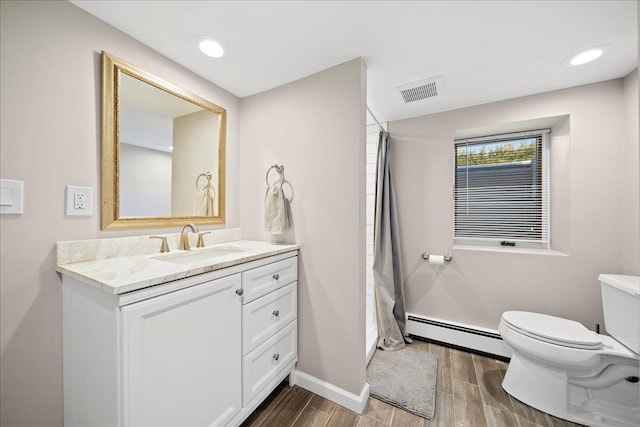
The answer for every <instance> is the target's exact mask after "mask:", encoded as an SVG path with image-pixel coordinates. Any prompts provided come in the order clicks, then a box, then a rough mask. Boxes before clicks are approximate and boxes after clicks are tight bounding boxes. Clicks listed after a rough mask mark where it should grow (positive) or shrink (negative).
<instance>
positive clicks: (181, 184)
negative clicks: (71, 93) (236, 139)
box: [101, 52, 226, 229]
mask: <svg viewBox="0 0 640 427" xmlns="http://www.w3.org/2000/svg"><path fill="white" fill-rule="evenodd" d="M102 74H103V76H102V84H103V86H102V89H103V108H102V112H103V116H102V119H103V120H102V126H103V128H102V165H101V166H102V171H101V177H102V191H101V193H102V209H101V214H102V220H101V227H102V229H119V228H134V227H162V226H171V225H182V224H185V223H186V222H193V223H200V224H223V223H224V200H225V192H224V183H225V175H224V164H225V133H226V132H225V131H226V110H225V109H224V108H221V107H219V106H217V105H215V104H213V103H211V102H209V101H207V100H205V99H203V98H200V97H199V96H197V95H194V94H191V93H189V92H187V91H184V90H182V89H180V88H177V87H176V86H174V85H172V84H170V83H168V82H165V81H163V80H161V79H159V78H157V77H155V76H152V75H151V74H149V73H147V72H145V71H142V70H141V69H139V68H137V67H135V66H133V65H131V64H129V63H127V62H125V61H122V60H121V59H118V58H116V57H114V56H113V55H110V54H108V53H106V52H103V53H102Z"/></svg>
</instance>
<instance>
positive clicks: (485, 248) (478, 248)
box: [453, 245, 569, 256]
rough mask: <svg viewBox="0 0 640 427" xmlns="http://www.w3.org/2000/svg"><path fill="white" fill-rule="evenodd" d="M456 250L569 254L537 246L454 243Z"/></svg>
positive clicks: (547, 254) (548, 254) (553, 254)
mask: <svg viewBox="0 0 640 427" xmlns="http://www.w3.org/2000/svg"><path fill="white" fill-rule="evenodd" d="M453 249H454V250H460V251H476V252H499V253H509V254H523V255H545V256H569V254H565V253H563V252H559V251H556V250H553V249H536V248H514V247H508V248H506V247H505V248H502V247H500V248H498V247H494V246H480V245H453Z"/></svg>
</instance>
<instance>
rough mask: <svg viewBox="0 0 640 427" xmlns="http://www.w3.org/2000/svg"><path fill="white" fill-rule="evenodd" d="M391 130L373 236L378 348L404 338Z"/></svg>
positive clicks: (383, 140)
mask: <svg viewBox="0 0 640 427" xmlns="http://www.w3.org/2000/svg"><path fill="white" fill-rule="evenodd" d="M390 144H391V139H390V137H389V133H388V132H383V131H381V132H380V137H379V141H378V165H377V171H376V211H375V219H374V237H373V285H374V289H375V298H376V318H377V320H378V348H381V349H383V350H400V349H401V348H404V346H405V341H407V342H411V340H410V339H409V338H408V337H406V336H405V323H406V321H405V307H404V286H403V283H402V266H401V262H400V236H399V232H398V213H397V208H396V195H395V191H394V188H393V182H392V181H391V172H390V162H389V148H390Z"/></svg>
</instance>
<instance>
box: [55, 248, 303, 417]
mask: <svg viewBox="0 0 640 427" xmlns="http://www.w3.org/2000/svg"><path fill="white" fill-rule="evenodd" d="M297 259H298V258H297V251H291V252H287V253H283V254H279V255H276V256H270V257H266V258H262V259H257V260H253V261H250V262H247V263H244V264H238V265H234V266H230V267H226V268H222V269H219V270H215V271H211V272H208V273H204V274H199V275H195V276H191V277H188V278H185V279H180V280H175V281H170V282H166V283H163V284H160V285H156V286H151V287H147V288H143V289H139V290H135V291H132V292H127V293H122V294H114V293H109V292H108V291H105V290H103V289H99V288H97V287H95V286H90V285H88V284H87V283H83V281H82V280H79V279H77V278H74V277H71V276H69V275H65V274H63V351H64V362H63V364H64V366H63V372H64V416H65V425H67V426H88V425H92V426H99V425H101V426H155V425H173V426H186V425H190V426H191V425H193V426H218V425H220V426H225V425H229V426H237V425H239V424H240V423H241V422H242V421H243V420H244V419H245V418H246V417H247V416H248V415H250V413H251V412H252V411H253V410H254V409H255V408H256V407H257V406H258V405H259V404H260V403H261V402H262V401H263V400H264V398H265V397H267V396H268V395H269V393H270V392H271V391H272V390H273V389H275V387H276V386H277V385H278V384H279V383H280V382H281V381H282V380H283V379H285V378H286V376H287V375H289V374H290V373H291V372H292V371H293V370H294V369H295V363H296V361H297V289H296V286H297Z"/></svg>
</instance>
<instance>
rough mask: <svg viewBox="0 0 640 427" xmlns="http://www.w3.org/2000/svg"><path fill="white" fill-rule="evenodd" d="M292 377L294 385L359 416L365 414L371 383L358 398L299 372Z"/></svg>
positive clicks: (364, 387) (365, 386)
mask: <svg viewBox="0 0 640 427" xmlns="http://www.w3.org/2000/svg"><path fill="white" fill-rule="evenodd" d="M292 376H293V383H294V384H296V385H298V386H300V387H302V388H304V389H307V390H309V391H310V392H312V393H315V394H317V395H319V396H322V397H324V398H325V399H329V400H331V401H332V402H335V403H337V404H338V405H340V406H344V407H345V408H347V409H350V410H352V411H353V412H356V413H358V414H362V412H364V407H365V405H366V404H367V399H369V383H364V386H363V387H362V391H361V392H360V395H359V396H358V395H355V394H353V393H350V392H348V391H346V390H343V389H341V388H340V387H336V386H335V385H333V384H329V383H328V382H325V381H322V380H320V379H318V378H316V377H313V376H311V375H309V374H305V373H304V372H301V371H298V370H296V371H294V372H293V373H292Z"/></svg>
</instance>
